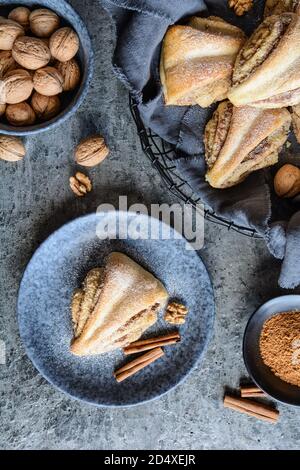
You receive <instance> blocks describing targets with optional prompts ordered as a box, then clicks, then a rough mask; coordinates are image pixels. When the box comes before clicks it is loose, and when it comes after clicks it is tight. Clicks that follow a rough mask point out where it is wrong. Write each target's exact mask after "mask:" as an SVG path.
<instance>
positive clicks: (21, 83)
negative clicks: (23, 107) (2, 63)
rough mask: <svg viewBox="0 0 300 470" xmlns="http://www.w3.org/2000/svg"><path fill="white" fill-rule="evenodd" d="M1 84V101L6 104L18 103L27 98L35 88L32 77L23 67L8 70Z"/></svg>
mask: <svg viewBox="0 0 300 470" xmlns="http://www.w3.org/2000/svg"><path fill="white" fill-rule="evenodd" d="M1 85H2V86H1V94H0V102H2V103H6V104H17V103H21V102H22V101H25V100H27V99H28V98H29V97H30V95H31V93H32V90H33V81H32V77H31V75H30V73H29V72H27V70H23V69H16V70H11V71H10V72H8V73H7V74H6V75H5V77H4V79H3V80H2V82H1Z"/></svg>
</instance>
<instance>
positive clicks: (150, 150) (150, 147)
mask: <svg viewBox="0 0 300 470" xmlns="http://www.w3.org/2000/svg"><path fill="white" fill-rule="evenodd" d="M129 106H130V111H131V114H132V117H133V119H134V122H135V124H136V127H137V131H138V135H139V138H140V141H141V146H142V150H143V152H144V154H145V155H146V156H147V158H148V159H149V160H150V161H151V163H152V165H153V167H154V168H156V170H157V171H158V173H159V174H160V176H161V178H162V180H163V182H164V183H165V185H166V187H167V188H168V190H169V191H171V193H172V194H174V195H175V196H177V197H178V198H179V199H181V200H182V201H183V202H184V203H185V204H191V205H192V206H193V207H194V208H195V209H196V208H197V205H198V204H201V199H200V198H199V196H198V195H197V194H196V193H195V191H194V190H193V188H192V187H191V186H190V184H189V183H188V182H187V181H185V179H184V178H182V176H180V174H179V173H178V171H177V168H176V165H174V159H173V158H172V154H174V152H175V148H174V146H172V145H171V144H169V143H168V142H166V141H164V140H163V139H162V138H161V137H159V136H158V135H157V134H155V133H154V132H153V131H152V130H151V129H147V128H146V127H145V126H144V123H143V121H142V119H141V116H140V113H139V110H138V106H137V104H136V103H135V101H134V99H133V98H132V96H131V95H130V96H129ZM198 207H199V206H198ZM204 216H205V219H207V220H209V221H210V222H214V223H215V224H218V225H222V226H223V227H227V228H228V230H234V231H235V232H238V233H240V234H242V235H245V236H247V237H251V238H262V237H261V235H259V233H258V232H257V231H256V230H254V229H251V228H249V227H243V226H241V225H237V224H236V223H235V222H232V221H230V220H228V219H226V218H225V217H221V216H219V215H217V214H216V213H215V212H214V211H213V210H211V209H209V208H207V207H205V206H204Z"/></svg>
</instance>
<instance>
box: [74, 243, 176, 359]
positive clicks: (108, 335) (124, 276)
mask: <svg viewBox="0 0 300 470" xmlns="http://www.w3.org/2000/svg"><path fill="white" fill-rule="evenodd" d="M167 299H168V293H167V291H166V289H165V288H164V286H163V285H162V284H161V282H160V281H158V280H157V279H156V278H155V277H154V276H153V275H152V274H150V273H149V272H147V271H145V269H143V268H142V267H141V266H139V265H138V264H137V263H136V262H135V261H133V260H132V259H130V258H128V256H126V255H124V254H122V253H117V252H115V253H111V254H110V255H109V256H108V259H107V263H106V266H105V268H104V269H101V268H99V269H97V268H96V269H94V270H92V271H90V273H88V275H87V277H86V279H85V281H84V285H83V289H78V290H76V291H75V293H74V296H73V301H72V306H71V307H72V317H73V324H74V340H73V342H72V344H71V351H72V353H74V354H76V355H78V356H88V355H93V354H102V353H105V352H108V351H112V350H114V349H117V348H121V347H124V346H126V345H128V344H130V343H132V342H133V341H136V340H138V339H139V338H140V337H141V335H142V334H143V332H144V331H145V330H146V329H147V328H149V327H150V326H152V325H153V324H154V323H155V322H156V321H157V313H158V311H159V310H160V309H161V308H162V307H163V306H164V304H165V303H166V301H167Z"/></svg>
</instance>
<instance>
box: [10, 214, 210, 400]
mask: <svg viewBox="0 0 300 470" xmlns="http://www.w3.org/2000/svg"><path fill="white" fill-rule="evenodd" d="M118 212H120V213H124V211H118ZM126 213H127V214H128V215H130V214H136V213H135V212H131V211H127V212H126ZM94 216H95V214H94V213H89V214H85V215H82V216H79V217H76V218H75V219H72V220H70V221H68V222H66V223H65V224H63V225H62V226H60V227H59V228H58V229H56V230H55V231H54V232H52V233H51V234H50V235H49V236H48V237H47V238H46V239H45V240H43V242H42V243H41V244H40V245H39V246H38V248H37V249H36V250H35V252H34V253H33V255H32V257H31V258H30V260H29V262H28V263H27V265H26V267H25V269H24V272H23V275H22V279H21V282H20V286H19V290H18V300H17V319H18V325H19V295H20V291H21V288H22V284H23V280H24V277H25V273H26V270H27V268H28V266H29V264H30V263H31V262H32V260H33V259H34V257H35V256H36V254H37V253H38V252H39V251H40V249H41V248H42V246H43V245H44V244H45V243H47V242H48V240H49V239H51V238H52V237H55V236H56V233H57V232H59V231H60V230H62V229H64V228H66V227H67V226H69V225H71V224H73V223H76V221H78V220H79V219H81V220H82V221H83V220H87V219H89V218H91V217H94ZM147 217H149V218H150V219H151V218H152V216H151V215H148V216H147ZM159 223H160V224H162V225H165V223H164V222H163V221H159ZM172 230H173V231H174V232H177V231H176V229H175V228H173V227H172ZM180 236H181V237H182V238H183V239H184V236H183V235H180ZM186 243H187V244H189V243H190V242H189V241H188V240H186ZM197 255H198V258H199V261H200V262H202V264H203V267H204V269H205V271H206V273H207V276H208V279H209V281H210V284H211V290H212V298H213V311H212V316H211V326H210V330H209V332H208V334H207V336H206V339H205V343H204V345H203V349H202V351H201V353H199V354H198V357H197V359H196V360H195V362H194V364H193V365H192V367H190V368H189V369H187V370H186V371H185V373H184V374H183V375H182V377H181V378H180V380H178V382H177V383H175V384H174V385H172V386H171V387H170V388H168V389H167V390H165V391H163V392H161V393H158V394H157V395H155V396H153V397H151V398H148V399H144V400H141V401H137V402H133V403H129V404H126V405H123V404H122V405H108V404H99V403H95V402H94V401H92V400H88V399H83V398H79V397H77V396H76V395H75V394H72V393H71V392H70V391H67V390H64V389H63V388H62V387H60V386H58V385H57V384H56V383H55V382H54V381H53V380H52V379H51V378H50V377H49V376H48V374H47V373H45V371H44V370H42V368H41V367H39V366H38V365H37V364H36V361H35V360H34V359H33V358H32V357H31V354H30V352H29V351H28V348H27V345H26V344H25V343H24V341H23V338H22V334H21V333H20V327H19V334H20V338H21V341H22V344H23V347H24V349H25V352H26V355H27V357H28V359H29V360H30V361H31V362H32V364H33V365H34V367H35V368H36V370H37V371H38V372H39V374H40V375H41V376H42V377H44V378H45V379H46V380H47V381H48V382H49V383H50V384H51V385H52V386H53V387H54V388H55V389H56V390H58V391H59V392H61V393H64V394H65V395H66V396H68V397H69V398H72V399H73V400H76V401H79V402H82V403H87V404H88V405H92V406H93V407H95V408H103V409H104V408H112V409H120V408H124V409H125V408H133V407H136V406H140V405H144V404H146V403H151V402H153V401H155V400H158V399H160V398H162V397H164V396H165V395H167V394H168V393H169V392H171V391H172V390H174V389H176V388H177V387H178V386H179V385H181V384H183V383H184V382H185V381H186V379H187V378H188V377H189V376H190V375H192V373H193V372H194V370H195V369H196V368H197V367H198V366H199V364H200V365H201V361H202V360H203V358H204V357H205V355H206V353H207V350H208V347H209V344H210V341H211V339H212V336H213V331H214V324H215V291H214V288H213V284H212V281H211V276H210V273H209V271H208V269H207V267H206V264H205V263H204V261H203V260H202V258H201V257H200V256H199V254H198V253H197Z"/></svg>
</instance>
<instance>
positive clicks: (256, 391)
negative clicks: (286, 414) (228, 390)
mask: <svg viewBox="0 0 300 470" xmlns="http://www.w3.org/2000/svg"><path fill="white" fill-rule="evenodd" d="M240 393H241V397H233V396H230V395H225V397H224V407H225V408H230V409H232V410H235V411H239V412H240V413H245V414H247V415H249V416H253V417H254V418H257V419H261V420H263V421H268V422H269V423H273V424H274V423H276V422H277V421H278V418H279V411H278V410H276V409H275V408H273V407H272V406H269V405H267V404H265V403H261V402H258V401H255V400H249V397H252V398H264V397H266V394H265V393H264V392H263V391H262V390H261V389H260V388H258V387H256V386H254V385H253V386H241V387H240Z"/></svg>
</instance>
